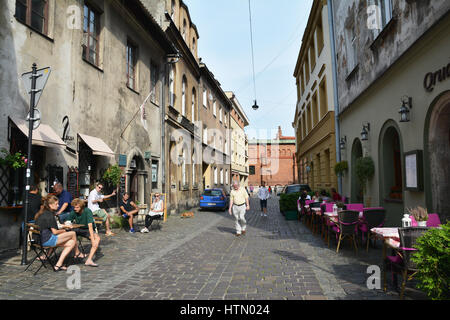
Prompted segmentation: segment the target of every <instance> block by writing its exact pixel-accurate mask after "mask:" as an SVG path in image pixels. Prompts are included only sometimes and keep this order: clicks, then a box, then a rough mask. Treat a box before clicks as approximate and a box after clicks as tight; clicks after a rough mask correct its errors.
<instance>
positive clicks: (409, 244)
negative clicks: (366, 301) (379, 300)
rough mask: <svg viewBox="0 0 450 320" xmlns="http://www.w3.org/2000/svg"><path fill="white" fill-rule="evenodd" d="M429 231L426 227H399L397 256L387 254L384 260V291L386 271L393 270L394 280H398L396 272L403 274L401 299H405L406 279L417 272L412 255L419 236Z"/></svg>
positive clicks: (385, 287) (385, 288)
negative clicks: (395, 275)
mask: <svg viewBox="0 0 450 320" xmlns="http://www.w3.org/2000/svg"><path fill="white" fill-rule="evenodd" d="M426 231H427V228H425V227H412V228H399V229H398V233H399V236H400V247H399V248H398V249H397V250H396V251H397V254H396V255H395V256H387V257H386V259H385V260H384V268H383V269H384V270H383V284H384V285H383V286H384V291H386V290H387V286H386V284H387V281H386V273H387V272H388V271H391V272H392V280H393V281H395V282H396V278H394V274H401V276H402V280H403V281H402V287H401V290H400V299H403V295H404V292H405V286H406V281H407V280H410V279H412V278H413V276H414V275H415V274H416V273H417V271H418V270H417V266H416V264H415V263H414V262H413V261H412V260H411V256H412V255H413V253H414V251H416V250H417V249H415V248H414V245H415V243H416V240H417V238H419V237H420V236H421V235H422V234H423V233H424V232H426Z"/></svg>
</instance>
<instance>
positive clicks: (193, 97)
mask: <svg viewBox="0 0 450 320" xmlns="http://www.w3.org/2000/svg"><path fill="white" fill-rule="evenodd" d="M191 116H192V122H194V121H195V88H194V89H192V105H191Z"/></svg>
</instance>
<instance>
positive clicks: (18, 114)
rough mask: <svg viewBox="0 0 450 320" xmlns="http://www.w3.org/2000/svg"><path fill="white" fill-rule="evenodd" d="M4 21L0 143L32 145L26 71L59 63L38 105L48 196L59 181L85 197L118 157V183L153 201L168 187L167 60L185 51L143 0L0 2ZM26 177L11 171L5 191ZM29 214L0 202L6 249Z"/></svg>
mask: <svg viewBox="0 0 450 320" xmlns="http://www.w3.org/2000/svg"><path fill="white" fill-rule="evenodd" d="M0 26H1V28H0V29H1V31H0V32H1V37H0V57H1V60H2V61H1V63H0V77H1V82H0V113H1V114H2V120H1V124H0V129H1V130H0V146H1V147H3V148H5V149H7V150H8V151H9V152H16V151H21V152H22V153H26V152H27V149H26V144H27V140H28V139H27V137H28V132H27V127H28V125H27V123H25V122H24V119H25V118H26V115H27V113H28V110H29V96H28V93H27V92H26V91H27V90H26V89H25V86H24V84H23V80H22V79H21V74H22V73H25V72H28V71H30V70H31V66H32V64H33V63H36V64H37V67H38V69H39V68H43V67H51V73H50V76H49V78H48V82H47V84H46V87H45V89H44V91H43V92H42V95H41V98H40V101H39V104H38V106H37V108H38V109H39V110H40V113H41V125H40V127H39V128H38V129H36V130H35V131H34V132H33V149H32V157H33V168H32V180H33V181H32V182H33V183H35V184H38V185H39V186H40V189H41V191H42V192H43V193H44V194H45V193H47V192H51V191H52V188H51V187H52V185H53V183H54V182H55V181H56V180H58V181H60V182H62V183H63V186H64V188H66V189H68V190H69V191H70V192H71V193H72V194H73V196H74V197H78V196H83V195H87V194H88V192H89V190H90V189H91V188H92V186H93V183H94V182H95V181H97V180H99V179H101V178H102V174H103V172H104V170H105V169H106V168H107V167H108V166H109V165H111V164H116V163H118V164H119V165H120V166H121V168H122V172H123V179H122V182H121V189H120V190H121V191H122V192H123V191H129V192H131V194H132V197H133V199H134V200H135V201H139V202H140V203H141V204H147V203H149V194H150V193H151V192H152V191H161V188H162V181H161V180H162V177H161V171H160V170H158V168H160V165H161V159H160V157H161V117H162V115H161V113H160V107H161V104H162V101H163V93H164V92H167V91H168V90H167V88H165V89H164V86H165V85H164V73H163V70H164V64H165V61H166V56H167V55H168V54H175V53H176V52H177V51H176V49H175V47H174V46H173V45H172V43H171V41H169V39H168V37H167V35H166V34H165V33H164V32H163V30H162V29H161V27H160V26H159V25H158V23H156V21H155V20H154V19H153V17H152V15H151V14H150V13H149V11H148V10H147V9H145V7H144V6H143V5H142V3H141V1H138V0H130V1H118V0H117V1H116V0H112V1H103V0H89V1H81V2H80V1H75V0H57V1H56V0H48V1H32V2H26V1H16V0H8V1H1V3H0ZM164 90H165V91H164ZM146 97H148V100H147V101H146V103H145V104H144V107H143V108H140V106H141V105H142V104H143V102H144V101H145V100H146ZM24 128H25V129H24ZM155 168H156V170H154V169H155ZM152 173H153V178H154V179H152ZM22 174H23V172H20V171H15V172H11V177H10V179H9V182H7V183H9V184H10V185H9V186H7V188H8V187H9V188H14V187H16V188H17V190H20V191H21V190H23V189H24V185H23V184H24V182H23V179H22ZM69 177H70V179H69ZM2 188H4V186H2ZM16 188H14V189H16ZM17 197H18V198H20V197H21V196H20V195H18V196H17ZM5 202H10V199H7V200H5ZM112 202H114V200H112ZM8 205H9V203H2V204H1V206H2V207H6V206H8ZM113 206H114V205H113ZM22 221H23V216H22V215H21V213H20V211H17V208H16V210H14V209H5V208H0V226H1V227H0V237H1V240H0V243H1V246H2V247H11V246H15V245H17V241H18V239H19V237H18V233H19V230H20V228H19V226H20V223H21V222H22Z"/></svg>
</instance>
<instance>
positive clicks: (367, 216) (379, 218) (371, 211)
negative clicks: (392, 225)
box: [358, 208, 386, 252]
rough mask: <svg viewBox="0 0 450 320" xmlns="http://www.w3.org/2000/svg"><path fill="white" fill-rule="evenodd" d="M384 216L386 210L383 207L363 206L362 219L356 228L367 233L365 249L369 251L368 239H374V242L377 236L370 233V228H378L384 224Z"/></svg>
mask: <svg viewBox="0 0 450 320" xmlns="http://www.w3.org/2000/svg"><path fill="white" fill-rule="evenodd" d="M385 218H386V210H385V209H384V208H365V209H364V211H363V221H362V222H361V223H360V224H359V226H358V229H359V230H360V231H361V233H362V237H363V238H364V234H366V235H367V248H366V251H367V252H369V242H370V239H374V241H375V242H376V240H377V238H376V236H375V235H372V234H371V232H370V230H371V229H372V228H380V227H382V226H383V225H384V221H385ZM363 241H364V239H363Z"/></svg>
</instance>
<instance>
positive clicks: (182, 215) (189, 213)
mask: <svg viewBox="0 0 450 320" xmlns="http://www.w3.org/2000/svg"><path fill="white" fill-rule="evenodd" d="M181 217H182V218H193V217H194V213H193V212H183V213H182V214H181Z"/></svg>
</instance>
